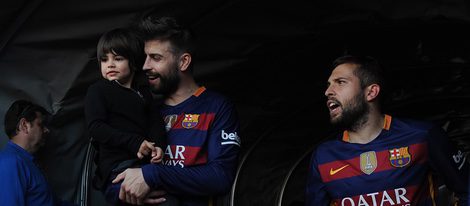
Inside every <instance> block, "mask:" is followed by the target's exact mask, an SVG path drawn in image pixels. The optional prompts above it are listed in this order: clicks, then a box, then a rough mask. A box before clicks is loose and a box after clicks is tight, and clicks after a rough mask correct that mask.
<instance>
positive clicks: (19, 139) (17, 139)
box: [11, 135, 33, 154]
mask: <svg viewBox="0 0 470 206" xmlns="http://www.w3.org/2000/svg"><path fill="white" fill-rule="evenodd" d="M22 138H24V137H20V136H18V135H17V136H15V137H13V138H12V139H11V141H12V142H13V143H15V144H16V145H18V146H19V147H21V148H23V149H24V150H26V151H27V152H28V153H30V154H33V151H32V149H31V146H30V145H29V144H27V142H26V141H24V139H22Z"/></svg>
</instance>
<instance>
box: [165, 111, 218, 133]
mask: <svg viewBox="0 0 470 206" xmlns="http://www.w3.org/2000/svg"><path fill="white" fill-rule="evenodd" d="M188 115H192V116H191V117H190V116H188ZM196 115H198V116H197V117H196ZM188 117H190V118H188ZM214 118H215V114H214V113H208V114H205V113H204V114H181V115H178V118H177V119H176V122H175V123H174V125H173V127H172V129H197V130H202V131H207V129H208V128H209V125H211V123H212V122H213V121H214Z"/></svg>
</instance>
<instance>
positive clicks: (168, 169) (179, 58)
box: [114, 15, 240, 205]
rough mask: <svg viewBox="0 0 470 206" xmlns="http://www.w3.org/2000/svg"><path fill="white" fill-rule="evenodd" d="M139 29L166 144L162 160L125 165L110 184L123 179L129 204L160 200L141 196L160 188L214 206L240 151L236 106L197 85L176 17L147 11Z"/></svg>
mask: <svg viewBox="0 0 470 206" xmlns="http://www.w3.org/2000/svg"><path fill="white" fill-rule="evenodd" d="M138 31H140V33H141V35H142V38H143V39H144V41H145V49H144V50H145V54H146V55H147V58H146V61H145V64H144V68H143V69H144V71H145V72H146V75H147V77H148V82H149V84H150V86H151V88H152V90H153V91H154V92H156V93H158V94H160V95H161V96H162V97H163V106H162V108H161V110H160V115H161V117H162V118H163V119H164V120H165V124H166V130H167V144H168V145H167V147H166V148H165V149H164V151H165V152H164V159H163V161H162V163H163V164H147V165H144V166H142V168H136V169H134V168H133V169H127V170H126V171H124V172H123V173H121V174H119V175H118V176H117V178H116V179H115V180H114V182H120V181H122V185H121V190H120V194H119V198H120V199H121V200H124V201H126V202H128V203H132V204H143V203H158V201H160V200H161V199H160V200H159V198H156V199H150V200H152V201H146V200H144V198H146V197H153V194H152V193H149V192H150V191H151V190H155V189H157V188H159V189H163V190H165V191H166V192H168V193H169V194H172V195H174V196H175V197H177V199H178V200H179V201H180V204H181V205H212V204H214V202H215V200H216V199H215V198H216V197H217V196H220V195H226V194H227V193H228V192H229V191H230V189H231V187H232V184H233V181H234V179H235V174H236V169H237V163H238V154H239V151H240V138H239V136H238V134H239V122H238V118H237V114H236V111H235V107H234V105H233V104H232V103H231V102H230V101H229V100H228V99H227V98H226V97H224V96H222V95H220V94H218V93H216V92H214V91H210V90H208V89H206V88H205V87H204V86H200V85H198V84H197V83H196V81H195V79H194V77H193V74H192V71H193V62H192V57H193V52H194V50H193V49H194V47H193V39H192V36H191V33H190V32H189V31H188V29H186V28H185V27H184V26H182V25H181V24H180V23H178V22H177V21H176V20H175V19H174V18H171V17H157V16H152V15H149V16H147V17H145V18H144V19H142V21H140V24H139V27H138ZM157 192H158V191H156V192H155V194H156V193H157ZM148 194H150V195H148ZM157 197H158V196H157ZM147 200H149V199H147ZM153 200H155V201H153Z"/></svg>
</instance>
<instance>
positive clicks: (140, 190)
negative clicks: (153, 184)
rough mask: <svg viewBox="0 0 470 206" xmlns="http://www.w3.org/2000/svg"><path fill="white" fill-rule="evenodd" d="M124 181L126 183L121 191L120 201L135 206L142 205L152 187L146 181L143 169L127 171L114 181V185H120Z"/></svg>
mask: <svg viewBox="0 0 470 206" xmlns="http://www.w3.org/2000/svg"><path fill="white" fill-rule="evenodd" d="M122 180H124V181H123V182H122V184H121V189H120V190H119V199H121V200H122V201H124V202H127V203H131V204H134V205H135V204H137V205H142V204H143V203H144V199H145V198H146V197H147V194H148V193H149V191H150V187H149V186H148V185H147V183H146V182H145V180H144V176H143V174H142V169H141V168H132V169H126V170H125V171H124V172H122V173H121V174H119V175H118V176H117V177H116V178H115V179H114V180H113V183H118V182H120V181H122Z"/></svg>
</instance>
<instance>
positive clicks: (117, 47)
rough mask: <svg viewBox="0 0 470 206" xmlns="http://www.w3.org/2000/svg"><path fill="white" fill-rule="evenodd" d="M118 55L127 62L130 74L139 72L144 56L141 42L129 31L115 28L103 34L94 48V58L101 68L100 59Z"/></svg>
mask: <svg viewBox="0 0 470 206" xmlns="http://www.w3.org/2000/svg"><path fill="white" fill-rule="evenodd" d="M109 52H111V53H113V54H115V55H120V56H123V57H125V58H126V59H127V60H129V68H130V69H131V71H132V72H135V71H140V70H141V69H142V66H143V65H144V61H145V55H144V48H143V42H142V40H141V39H139V38H138V36H137V35H136V34H135V33H133V32H132V31H131V30H129V29H126V28H117V29H113V30H110V31H108V32H106V33H104V34H103V35H102V36H101V38H100V40H99V41H98V45H97V46H96V57H97V59H98V65H99V66H100V68H101V64H99V62H100V61H101V58H102V57H105V56H106V54H107V53H109Z"/></svg>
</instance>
